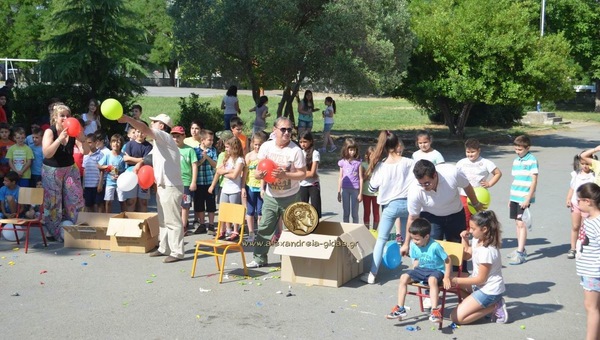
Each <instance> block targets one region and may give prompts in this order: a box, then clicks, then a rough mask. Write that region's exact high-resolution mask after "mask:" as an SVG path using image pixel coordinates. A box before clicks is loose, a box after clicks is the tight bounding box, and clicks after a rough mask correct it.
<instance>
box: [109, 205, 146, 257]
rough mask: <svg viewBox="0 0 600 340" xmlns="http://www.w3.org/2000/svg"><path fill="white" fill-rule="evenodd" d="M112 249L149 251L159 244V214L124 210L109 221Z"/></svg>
mask: <svg viewBox="0 0 600 340" xmlns="http://www.w3.org/2000/svg"><path fill="white" fill-rule="evenodd" d="M106 235H108V236H110V250H111V251H119V252H124V253H147V252H149V251H150V250H152V249H153V248H154V247H156V246H157V245H158V214H157V213H137V212H124V213H120V214H118V215H113V217H112V218H111V219H110V221H109V222H108V230H107V231H106Z"/></svg>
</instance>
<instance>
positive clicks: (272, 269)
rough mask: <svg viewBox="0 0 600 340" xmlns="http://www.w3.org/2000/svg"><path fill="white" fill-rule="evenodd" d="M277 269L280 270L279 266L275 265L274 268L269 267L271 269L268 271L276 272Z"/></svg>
mask: <svg viewBox="0 0 600 340" xmlns="http://www.w3.org/2000/svg"><path fill="white" fill-rule="evenodd" d="M278 271H281V268H279V267H276V268H271V269H269V273H272V272H278Z"/></svg>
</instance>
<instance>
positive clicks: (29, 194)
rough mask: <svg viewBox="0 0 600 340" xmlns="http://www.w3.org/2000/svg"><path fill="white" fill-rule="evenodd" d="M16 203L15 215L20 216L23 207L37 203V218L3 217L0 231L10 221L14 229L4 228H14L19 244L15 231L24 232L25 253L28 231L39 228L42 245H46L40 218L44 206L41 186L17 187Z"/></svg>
mask: <svg viewBox="0 0 600 340" xmlns="http://www.w3.org/2000/svg"><path fill="white" fill-rule="evenodd" d="M17 203H18V205H17V216H21V214H23V213H24V212H25V209H26V208H27V207H28V206H29V205H37V206H38V207H39V208H40V213H39V217H38V218H18V217H16V218H5V219H0V232H2V230H3V229H4V228H5V225H6V224H9V223H11V224H12V225H13V228H14V229H6V230H14V233H15V239H16V240H17V244H21V243H20V241H19V236H18V234H17V232H19V231H23V232H25V254H27V251H28V250H29V231H30V230H31V228H40V233H41V234H42V240H44V246H45V247H47V246H48V243H47V242H46V235H45V234H44V227H43V226H42V218H43V216H44V212H43V206H44V189H43V188H23V187H21V188H19V199H18V202H17Z"/></svg>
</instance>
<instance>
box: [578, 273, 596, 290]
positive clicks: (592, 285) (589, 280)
mask: <svg viewBox="0 0 600 340" xmlns="http://www.w3.org/2000/svg"><path fill="white" fill-rule="evenodd" d="M579 284H580V285H581V286H582V287H583V289H584V290H587V291H588V292H597V293H600V277H589V276H582V277H581V282H580V283H579Z"/></svg>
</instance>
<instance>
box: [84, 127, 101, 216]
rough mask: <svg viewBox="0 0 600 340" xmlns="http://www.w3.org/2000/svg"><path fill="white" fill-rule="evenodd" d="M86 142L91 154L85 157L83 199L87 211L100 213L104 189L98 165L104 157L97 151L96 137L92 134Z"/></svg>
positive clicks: (87, 137)
mask: <svg viewBox="0 0 600 340" xmlns="http://www.w3.org/2000/svg"><path fill="white" fill-rule="evenodd" d="M85 142H86V143H87V144H88V145H89V147H90V152H89V153H88V154H87V155H84V156H83V198H84V201H85V211H87V212H98V211H99V206H101V205H102V200H103V197H104V195H102V194H103V187H102V181H101V180H100V169H98V163H99V162H100V160H101V159H102V157H103V155H102V152H100V150H98V149H96V135H95V134H93V133H90V134H88V135H87V136H86V140H85Z"/></svg>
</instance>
